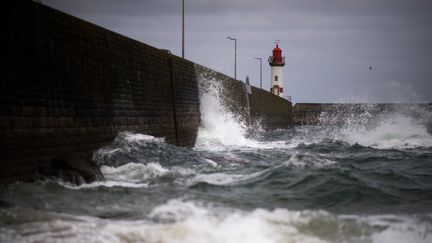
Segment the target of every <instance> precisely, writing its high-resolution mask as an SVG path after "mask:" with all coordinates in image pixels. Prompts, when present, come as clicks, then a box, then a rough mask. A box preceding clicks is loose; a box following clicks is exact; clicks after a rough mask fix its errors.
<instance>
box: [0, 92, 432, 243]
mask: <svg viewBox="0 0 432 243" xmlns="http://www.w3.org/2000/svg"><path fill="white" fill-rule="evenodd" d="M201 113H202V118H201V120H202V126H201V127H200V130H199V135H198V139H197V143H196V145H195V147H193V148H180V147H176V146H173V145H170V144H167V143H166V142H165V141H164V139H163V138H156V137H152V136H149V135H145V134H136V133H130V132H122V133H120V134H119V135H118V137H117V138H116V139H115V141H113V142H112V144H110V145H109V146H106V147H103V148H100V149H99V150H98V151H96V152H95V155H94V157H95V159H96V160H97V161H98V162H99V163H100V164H101V166H102V172H103V173H104V175H105V178H106V181H103V182H95V183H92V184H85V185H81V186H75V185H71V184H67V183H64V182H61V181H53V180H48V181H40V182H35V183H15V184H11V185H7V186H1V187H0V242H154V243H156V242H157V243H162V242H223V243H228V242H235V243H238V242H260V243H265V242H389V243H392V242H409V243H416V242H424V243H426V242H432V135H431V134H429V133H428V132H427V130H426V128H425V126H424V119H430V118H431V116H430V114H429V113H427V112H420V113H421V114H423V115H424V116H421V117H419V116H418V115H416V116H415V117H414V116H410V114H409V112H408V113H407V112H403V113H398V112H393V113H389V114H383V115H380V116H359V117H354V118H353V120H354V121H353V122H347V123H346V124H345V125H339V126H334V125H328V126H298V127H294V128H292V129H287V130H276V131H264V130H263V129H260V128H259V127H256V128H254V132H250V129H247V128H246V127H245V126H244V125H243V124H242V123H241V122H239V121H238V119H237V118H236V116H235V115H234V114H232V113H230V112H228V111H227V110H226V109H225V108H224V106H223V104H221V101H220V99H219V98H218V96H217V94H216V95H215V93H211V92H210V93H209V94H205V95H203V97H202V98H201ZM416 114H419V112H416Z"/></svg>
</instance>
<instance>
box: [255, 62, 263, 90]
mask: <svg viewBox="0 0 432 243" xmlns="http://www.w3.org/2000/svg"><path fill="white" fill-rule="evenodd" d="M255 59H257V60H259V61H260V89H262V58H260V57H255Z"/></svg>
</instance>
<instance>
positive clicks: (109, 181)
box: [59, 163, 170, 189]
mask: <svg viewBox="0 0 432 243" xmlns="http://www.w3.org/2000/svg"><path fill="white" fill-rule="evenodd" d="M101 171H102V173H103V174H104V177H105V181H97V182H93V183H89V184H82V185H79V186H75V185H71V184H69V183H65V182H59V183H60V184H61V185H63V186H65V187H67V188H69V189H85V188H93V187H100V186H103V187H130V188H138V187H147V186H149V182H151V180H153V179H155V178H158V177H160V176H163V175H165V174H167V173H169V171H170V170H169V169H166V168H164V167H162V166H161V165H160V164H158V163H148V164H137V163H128V164H125V165H122V166H119V167H110V166H102V167H101Z"/></svg>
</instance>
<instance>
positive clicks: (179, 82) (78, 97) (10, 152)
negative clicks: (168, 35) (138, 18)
mask: <svg viewBox="0 0 432 243" xmlns="http://www.w3.org/2000/svg"><path fill="white" fill-rule="evenodd" d="M5 5H6V6H4V7H3V8H2V10H1V15H2V20H4V21H2V23H1V34H0V43H1V45H0V46H1V50H2V55H1V57H0V80H1V82H0V99H1V100H0V107H1V112H0V127H1V130H0V139H1V140H0V148H1V150H2V153H1V157H0V182H1V181H10V180H16V179H28V180H31V179H32V175H36V174H37V173H36V172H37V169H38V166H39V165H42V164H46V163H48V161H49V160H50V159H52V158H53V157H56V156H62V155H66V154H70V153H77V152H83V153H91V152H92V151H94V150H95V149H97V148H99V147H101V146H103V145H105V144H106V143H109V142H110V141H112V139H114V138H115V136H116V135H117V134H118V132H119V131H131V132H139V133H144V134H150V135H153V136H157V137H165V138H166V140H167V142H169V143H173V144H177V145H181V146H193V145H194V143H195V139H196V133H197V127H198V126H199V106H198V104H199V97H198V87H197V84H196V77H195V70H194V65H193V63H191V62H189V61H186V60H184V59H181V58H178V57H175V56H172V55H170V54H169V53H168V52H167V51H164V50H159V49H156V48H153V47H151V46H148V45H145V44H143V43H140V42H137V41H135V40H132V39H129V38H127V37H124V36H121V35H119V34H116V33H114V32H111V31H109V30H106V29H104V28H101V27H98V26H96V25H93V24H91V23H88V22H85V21H83V20H80V19H78V18H75V17H73V16H70V15H67V14H65V13H62V12H59V11H56V10H54V9H51V8H49V7H46V6H43V5H41V4H38V3H35V2H33V1H24V0H18V1H8V2H7V3H5Z"/></svg>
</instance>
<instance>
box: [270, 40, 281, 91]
mask: <svg viewBox="0 0 432 243" xmlns="http://www.w3.org/2000/svg"><path fill="white" fill-rule="evenodd" d="M268 62H269V64H270V66H271V71H270V74H271V77H270V80H271V81H270V93H272V94H275V95H278V96H280V97H283V93H284V84H283V67H284V66H285V57H283V56H282V49H280V48H279V43H278V42H277V43H276V47H275V48H274V49H273V56H270V57H269V59H268Z"/></svg>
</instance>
